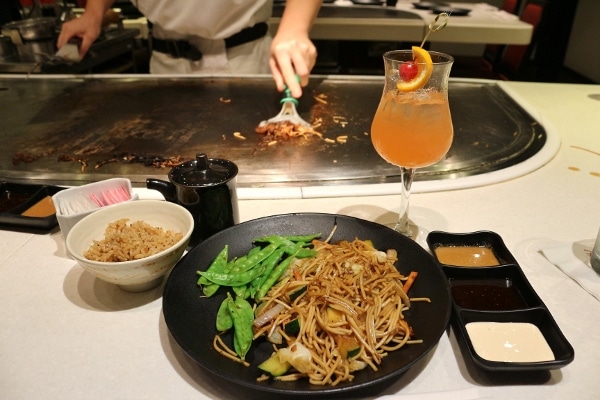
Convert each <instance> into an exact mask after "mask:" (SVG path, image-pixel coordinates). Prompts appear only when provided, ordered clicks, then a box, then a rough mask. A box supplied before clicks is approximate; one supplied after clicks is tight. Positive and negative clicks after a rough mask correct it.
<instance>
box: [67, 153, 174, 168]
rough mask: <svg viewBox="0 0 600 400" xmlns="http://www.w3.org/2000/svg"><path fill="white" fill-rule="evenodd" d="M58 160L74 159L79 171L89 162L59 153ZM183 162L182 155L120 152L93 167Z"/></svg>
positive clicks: (164, 164) (164, 165)
mask: <svg viewBox="0 0 600 400" xmlns="http://www.w3.org/2000/svg"><path fill="white" fill-rule="evenodd" d="M58 161H59V162H73V161H76V162H78V163H79V164H81V172H85V170H86V168H87V166H88V164H89V162H88V160H85V159H82V158H78V157H73V156H70V155H64V154H63V155H60V156H58ZM182 162H183V157H181V156H173V157H162V156H154V155H153V156H147V155H144V154H135V153H122V154H118V155H114V156H113V157H111V158H108V159H106V160H101V161H97V162H96V164H95V165H94V169H100V168H102V167H103V166H105V165H107V164H112V163H125V164H134V163H138V164H143V165H144V166H146V167H155V168H167V167H175V166H177V165H179V164H181V163H182Z"/></svg>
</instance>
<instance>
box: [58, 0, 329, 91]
mask: <svg viewBox="0 0 600 400" xmlns="http://www.w3.org/2000/svg"><path fill="white" fill-rule="evenodd" d="M132 2H133V4H134V5H135V6H136V7H137V9H138V10H139V11H140V12H141V13H142V14H144V15H145V16H146V17H147V18H148V20H149V21H150V23H151V26H152V41H151V43H152V50H153V51H152V56H151V59H150V72H151V73H154V74H222V73H232V74H262V73H268V72H269V71H270V72H271V74H272V75H273V78H274V80H275V84H276V86H277V88H278V90H280V91H281V90H283V89H284V84H285V85H287V86H288V88H289V89H290V91H291V94H292V96H294V97H300V96H301V95H302V88H301V87H302V86H306V85H307V84H308V76H309V73H310V71H311V70H312V68H313V66H314V64H315V61H316V57H317V51H316V48H315V46H314V44H313V43H312V42H311V40H310V39H309V37H308V33H309V31H310V28H311V26H312V23H313V21H314V19H315V17H316V15H317V13H318V10H319V8H320V6H321V3H322V0H287V1H286V5H285V11H284V13H283V16H282V18H281V23H280V25H279V29H278V31H277V33H276V35H275V36H274V37H273V38H271V36H270V35H269V33H268V25H267V20H268V19H269V17H270V15H271V12H272V8H273V0H132ZM113 3H114V0H88V1H87V4H86V6H85V11H84V13H83V14H82V15H81V17H79V18H77V19H73V20H71V21H68V22H65V23H64V24H63V25H62V29H61V32H60V35H59V38H58V42H57V46H58V48H61V47H62V46H64V45H65V44H66V43H67V42H68V41H69V40H70V39H71V38H74V37H78V38H80V39H81V45H80V53H79V55H80V57H83V56H84V55H85V54H86V52H87V51H88V50H89V48H90V46H91V45H92V43H93V42H94V41H95V40H96V38H97V37H98V36H99V35H100V32H101V26H102V21H103V18H104V16H105V13H106V12H107V10H109V9H110V7H111V6H112V4H113ZM296 75H298V76H299V77H300V79H299V81H300V82H298V79H297V78H296Z"/></svg>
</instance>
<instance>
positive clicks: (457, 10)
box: [431, 5, 471, 17]
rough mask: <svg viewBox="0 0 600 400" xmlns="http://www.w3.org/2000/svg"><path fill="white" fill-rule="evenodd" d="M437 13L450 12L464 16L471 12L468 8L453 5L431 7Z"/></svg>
mask: <svg viewBox="0 0 600 400" xmlns="http://www.w3.org/2000/svg"><path fill="white" fill-rule="evenodd" d="M431 11H433V12H434V13H435V14H440V13H448V14H450V15H451V16H453V17H464V16H465V15H469V13H470V12H471V10H470V9H468V8H455V7H452V6H444V5H437V6H435V7H433V8H432V9H431Z"/></svg>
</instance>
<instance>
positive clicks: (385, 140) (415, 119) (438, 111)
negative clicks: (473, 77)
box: [371, 91, 453, 168]
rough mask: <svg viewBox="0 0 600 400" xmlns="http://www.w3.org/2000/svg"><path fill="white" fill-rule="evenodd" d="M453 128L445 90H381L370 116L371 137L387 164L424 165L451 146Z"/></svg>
mask: <svg viewBox="0 0 600 400" xmlns="http://www.w3.org/2000/svg"><path fill="white" fill-rule="evenodd" d="M452 137H453V130H452V119H451V118H450V108H449V106H448V99H447V98H446V96H445V95H444V93H440V92H431V93H428V94H426V95H423V94H421V93H420V92H409V93H399V92H394V91H389V92H386V93H384V95H383V96H382V99H381V102H380V103H379V107H378V109H377V112H376V114H375V117H374V119H373V124H372V127H371V141H372V142H373V146H374V147H375V150H377V153H379V155H380V156H381V157H383V159H384V160H386V161H387V162H389V163H390V164H394V165H398V166H403V167H407V168H420V167H427V166H429V165H432V164H434V163H436V162H438V161H440V160H441V159H442V158H443V157H444V155H446V153H447V152H448V149H450V145H451V144H452Z"/></svg>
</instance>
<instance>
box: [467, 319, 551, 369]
mask: <svg viewBox="0 0 600 400" xmlns="http://www.w3.org/2000/svg"><path fill="white" fill-rule="evenodd" d="M466 328H467V333H468V334H469V337H470V338H471V342H472V343H473V347H474V348H475V352H476V353H477V354H478V355H479V356H480V357H481V358H483V359H485V360H488V361H499V362H539V361H552V360H554V353H553V352H552V349H551V348H550V346H549V345H548V342H547V341H546V339H545V338H544V335H543V334H542V332H540V330H539V328H538V327H537V326H535V325H534V324H530V323H526V322H471V323H468V324H466Z"/></svg>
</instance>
